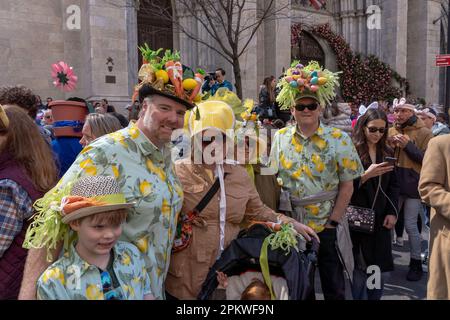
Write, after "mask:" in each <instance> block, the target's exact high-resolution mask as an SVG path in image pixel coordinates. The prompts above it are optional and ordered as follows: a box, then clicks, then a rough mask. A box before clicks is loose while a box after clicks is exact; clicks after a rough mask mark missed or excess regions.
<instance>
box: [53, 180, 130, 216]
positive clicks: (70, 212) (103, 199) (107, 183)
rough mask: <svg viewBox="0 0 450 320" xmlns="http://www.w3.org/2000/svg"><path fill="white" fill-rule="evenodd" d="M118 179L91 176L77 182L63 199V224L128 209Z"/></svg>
mask: <svg viewBox="0 0 450 320" xmlns="http://www.w3.org/2000/svg"><path fill="white" fill-rule="evenodd" d="M133 206H134V204H133V203H127V202H126V200H125V196H124V195H123V193H122V192H121V191H120V187H119V184H118V183H117V181H116V179H115V178H114V177H111V176H89V177H84V178H81V179H79V180H77V181H76V182H75V183H74V185H73V187H72V190H71V191H70V195H68V196H66V197H63V198H62V199H61V204H60V209H61V215H62V222H64V223H69V222H70V221H74V220H77V219H80V218H84V217H87V216H90V215H93V214H97V213H101V212H106V211H113V210H119V209H128V208H131V207H133Z"/></svg>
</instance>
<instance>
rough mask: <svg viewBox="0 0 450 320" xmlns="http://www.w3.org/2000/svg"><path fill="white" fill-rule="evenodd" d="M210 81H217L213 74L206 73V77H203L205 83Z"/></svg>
mask: <svg viewBox="0 0 450 320" xmlns="http://www.w3.org/2000/svg"><path fill="white" fill-rule="evenodd" d="M211 80H214V81H217V76H216V73H215V72H208V75H207V76H206V77H205V81H206V82H210V81H211Z"/></svg>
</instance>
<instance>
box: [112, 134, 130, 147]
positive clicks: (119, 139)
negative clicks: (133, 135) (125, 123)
mask: <svg viewBox="0 0 450 320" xmlns="http://www.w3.org/2000/svg"><path fill="white" fill-rule="evenodd" d="M109 137H110V138H112V139H113V140H114V142H118V143H120V144H121V145H122V146H124V147H125V148H128V145H127V143H126V142H125V136H124V135H123V134H122V132H120V131H116V132H113V133H110V134H109Z"/></svg>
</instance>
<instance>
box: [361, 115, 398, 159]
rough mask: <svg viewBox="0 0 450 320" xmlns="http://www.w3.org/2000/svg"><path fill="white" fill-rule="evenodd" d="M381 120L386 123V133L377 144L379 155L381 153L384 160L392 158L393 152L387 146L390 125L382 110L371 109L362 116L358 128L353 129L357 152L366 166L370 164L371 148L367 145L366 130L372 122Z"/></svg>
mask: <svg viewBox="0 0 450 320" xmlns="http://www.w3.org/2000/svg"><path fill="white" fill-rule="evenodd" d="M377 119H381V120H383V121H385V122H386V126H385V132H384V134H383V136H382V137H381V139H380V141H378V143H377V154H378V153H379V152H381V154H382V156H383V159H384V157H386V156H392V154H393V150H392V149H391V148H390V147H389V146H388V145H387V143H386V140H387V135H388V125H389V122H388V120H387V116H386V113H385V112H384V111H382V110H380V109H372V108H369V109H368V110H367V111H366V113H365V114H364V115H363V116H361V118H359V119H358V121H357V122H356V126H355V128H354V129H353V134H352V140H353V143H354V144H355V147H356V151H358V155H359V157H360V159H361V162H362V163H363V164H364V165H368V164H369V163H370V155H369V146H368V144H367V139H366V134H365V133H364V128H365V127H366V126H367V124H368V123H369V122H370V121H373V120H377Z"/></svg>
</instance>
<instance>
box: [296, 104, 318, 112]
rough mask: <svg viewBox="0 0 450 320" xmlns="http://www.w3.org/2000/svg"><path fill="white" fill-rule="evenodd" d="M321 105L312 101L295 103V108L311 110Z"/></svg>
mask: <svg viewBox="0 0 450 320" xmlns="http://www.w3.org/2000/svg"><path fill="white" fill-rule="evenodd" d="M318 107H319V105H318V104H317V103H311V104H297V105H295V110H297V111H305V109H308V110H309V111H314V110H316V109H317V108H318Z"/></svg>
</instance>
